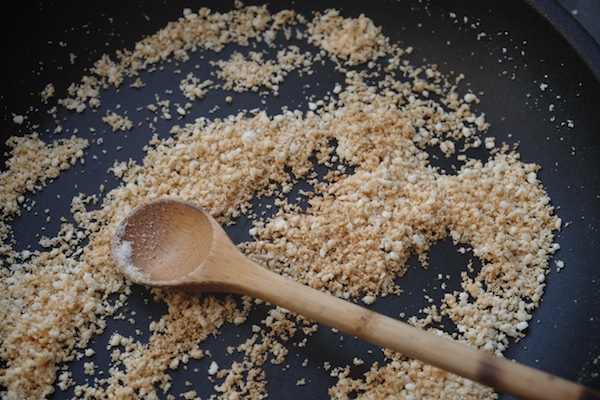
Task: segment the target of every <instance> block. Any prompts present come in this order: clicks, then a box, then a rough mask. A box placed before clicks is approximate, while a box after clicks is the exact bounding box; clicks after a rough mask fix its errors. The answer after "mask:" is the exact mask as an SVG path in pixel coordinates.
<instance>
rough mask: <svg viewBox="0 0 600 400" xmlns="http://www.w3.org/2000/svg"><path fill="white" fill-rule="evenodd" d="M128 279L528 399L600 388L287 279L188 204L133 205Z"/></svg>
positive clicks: (121, 263)
mask: <svg viewBox="0 0 600 400" xmlns="http://www.w3.org/2000/svg"><path fill="white" fill-rule="evenodd" d="M112 251H113V257H114V259H115V261H116V264H117V267H118V268H120V269H121V271H122V272H123V273H124V274H126V275H127V276H129V277H130V278H131V280H132V281H134V282H136V283H139V284H143V285H150V286H158V287H165V288H173V289H181V290H186V291H202V292H229V293H236V294H241V295H247V296H252V297H256V298H260V299H262V300H264V301H267V302H269V303H272V304H276V305H279V306H281V307H284V308H286V309H288V310H290V311H293V312H296V313H298V314H301V315H304V316H305V317H308V318H310V319H312V320H314V321H317V322H320V323H322V324H325V325H328V326H330V327H333V328H337V329H339V330H341V331H343V332H346V333H348V334H350V335H353V336H357V337H359V338H362V339H364V340H367V341H369V342H371V343H374V344H376V345H378V346H382V347H387V348H389V349H392V350H396V351H399V352H400V353H402V354H404V355H405V356H408V357H411V358H415V359H419V360H421V361H424V362H426V363H429V364H431V365H435V366H436V367H439V368H442V369H444V370H446V371H450V372H453V373H455V374H458V375H460V376H463V377H465V378H468V379H471V380H474V381H477V382H480V383H482V384H484V385H487V386H491V387H493V388H495V389H497V390H499V391H501V392H505V393H508V394H511V395H515V396H518V397H522V398H527V399H600V393H598V392H595V391H593V390H592V389H589V388H586V387H584V386H581V385H578V384H576V383H573V382H570V381H568V380H565V379H562V378H559V377H556V376H553V375H550V374H547V373H545V372H542V371H538V370H536V369H533V368H530V367H527V366H525V365H522V364H518V363H515V362H511V361H509V360H507V359H504V358H500V357H495V356H492V355H489V354H486V353H484V352H482V351H479V350H477V349H475V348H471V347H467V346H466V345H463V344H460V343H458V342H455V341H453V340H449V339H446V338H443V337H441V336H437V335H435V334H432V333H429V332H426V331H424V330H421V329H418V328H415V327H413V326H411V325H408V324H406V323H403V322H401V321H397V320H395V319H392V318H389V317H386V316H383V315H381V314H378V313H376V312H373V311H370V310H368V309H366V308H364V307H361V306H359V305H356V304H353V303H350V302H347V301H344V300H342V299H339V298H337V297H334V296H332V295H329V294H327V293H324V292H321V291H318V290H315V289H312V288H310V287H308V286H305V285H302V284H300V283H297V282H294V281H292V280H290V279H286V278H284V277H282V276H280V275H278V274H276V273H274V272H271V271H269V270H267V269H265V268H263V267H261V266H259V265H258V264H256V263H254V262H252V261H250V260H249V259H247V258H246V257H245V256H244V255H243V254H242V253H241V252H239V251H238V249H237V248H236V246H235V245H234V244H233V242H232V241H231V240H230V238H229V237H228V236H227V234H226V233H225V231H224V230H223V229H222V228H221V226H220V225H219V223H218V222H217V221H216V220H214V219H213V218H212V217H211V216H210V215H209V214H208V213H206V212H205V211H204V210H202V209H201V208H199V207H196V206H194V205H193V204H189V203H185V202H181V201H177V200H172V199H159V200H155V201H152V202H149V203H146V204H143V205H141V206H139V207H137V208H135V209H134V210H133V211H132V212H131V213H130V214H129V215H128V216H127V217H126V218H125V219H124V220H123V221H122V222H121V223H120V224H119V226H118V227H117V230H116V234H115V237H114V239H113V243H112Z"/></svg>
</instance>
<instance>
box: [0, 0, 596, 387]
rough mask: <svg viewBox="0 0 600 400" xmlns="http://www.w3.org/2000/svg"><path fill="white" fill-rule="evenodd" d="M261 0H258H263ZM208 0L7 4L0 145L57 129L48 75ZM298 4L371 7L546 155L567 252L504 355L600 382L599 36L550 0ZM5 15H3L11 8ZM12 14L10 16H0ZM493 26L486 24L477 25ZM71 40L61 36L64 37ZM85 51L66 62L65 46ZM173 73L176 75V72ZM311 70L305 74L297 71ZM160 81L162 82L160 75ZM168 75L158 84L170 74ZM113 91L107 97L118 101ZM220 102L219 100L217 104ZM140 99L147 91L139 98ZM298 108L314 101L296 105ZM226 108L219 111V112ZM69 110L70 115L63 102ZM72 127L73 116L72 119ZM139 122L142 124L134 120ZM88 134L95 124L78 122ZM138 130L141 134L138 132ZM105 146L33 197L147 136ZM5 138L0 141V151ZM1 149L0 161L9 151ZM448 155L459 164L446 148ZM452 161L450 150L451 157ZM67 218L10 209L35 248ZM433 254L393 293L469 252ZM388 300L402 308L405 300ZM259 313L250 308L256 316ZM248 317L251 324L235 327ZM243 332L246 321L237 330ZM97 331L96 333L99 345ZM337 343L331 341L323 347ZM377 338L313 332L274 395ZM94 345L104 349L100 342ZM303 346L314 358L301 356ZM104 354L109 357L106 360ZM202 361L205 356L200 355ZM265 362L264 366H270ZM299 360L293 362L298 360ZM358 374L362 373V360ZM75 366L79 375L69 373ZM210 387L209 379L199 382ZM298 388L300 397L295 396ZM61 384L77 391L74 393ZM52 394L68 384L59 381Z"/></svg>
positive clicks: (215, 343) (63, 79)
mask: <svg viewBox="0 0 600 400" xmlns="http://www.w3.org/2000/svg"><path fill="white" fill-rule="evenodd" d="M257 4H260V3H257ZM200 6H207V7H209V8H212V9H214V10H218V11H228V10H229V9H231V7H232V4H229V3H227V4H223V3H222V2H218V1H206V2H199V3H194V2H191V1H184V0H177V1H172V2H169V4H168V5H167V4H164V3H162V2H158V1H145V2H138V3H135V4H134V3H123V2H117V1H107V2H103V3H96V4H94V7H90V6H89V5H87V4H83V3H81V2H77V3H73V4H72V3H70V2H66V1H62V2H61V1H57V2H44V3H41V4H34V5H33V7H31V6H29V5H27V4H21V5H18V6H17V7H23V10H21V12H16V11H12V12H11V13H5V14H4V18H7V17H8V18H9V19H10V20H12V21H19V22H18V26H19V29H18V32H16V33H18V35H15V34H13V33H12V32H5V35H4V36H3V37H5V38H11V40H8V42H7V43H6V54H8V55H9V56H8V57H4V58H3V61H2V63H3V67H2V71H3V72H4V74H5V75H4V79H3V80H2V88H3V89H2V99H1V102H2V114H3V117H2V141H1V142H2V145H3V146H4V142H5V140H6V139H7V138H8V137H9V136H12V135H20V134H25V133H28V132H29V131H30V129H31V124H36V125H39V128H37V130H38V131H39V132H41V134H42V137H43V136H44V135H46V136H51V135H52V133H51V132H52V127H53V126H54V125H53V124H54V122H53V121H52V120H51V118H50V117H49V116H48V115H47V114H46V112H45V108H44V106H43V105H41V104H39V96H38V95H37V93H38V92H39V91H40V90H41V89H43V88H44V86H45V85H46V84H47V83H48V82H53V83H54V85H55V87H56V89H57V92H58V93H57V96H56V97H57V98H60V97H63V95H64V94H65V89H66V87H67V86H68V85H69V84H70V83H71V82H76V81H78V80H79V78H80V77H81V76H82V75H83V74H84V73H85V71H86V69H87V68H89V67H90V66H91V64H92V63H93V62H94V61H95V60H97V59H98V58H99V57H100V56H101V55H102V54H103V53H113V52H114V51H116V50H119V49H123V48H131V47H132V46H133V44H134V43H135V42H136V41H138V40H140V39H141V38H142V37H143V36H144V35H150V34H153V33H155V32H156V31H157V30H158V29H160V28H162V27H163V26H164V25H166V23H167V22H168V21H171V20H175V19H176V18H178V17H179V16H181V13H182V9H183V8H184V7H190V8H192V9H197V8H199V7H200ZM288 7H289V8H293V9H295V10H296V11H298V12H299V13H301V14H304V15H307V16H308V15H310V14H311V11H314V10H324V9H326V8H329V7H335V8H338V9H340V10H341V11H342V13H343V14H344V15H345V16H358V15H359V14H360V13H363V12H364V13H365V14H366V15H367V16H368V17H370V18H371V19H373V20H374V22H375V24H376V25H381V26H383V29H384V33H385V34H386V35H387V36H389V37H390V39H391V40H392V41H396V42H398V43H401V44H402V45H404V46H413V48H414V49H415V50H414V52H413V53H412V54H411V57H412V60H414V62H415V63H419V62H422V61H423V60H426V62H427V63H436V64H438V65H439V66H440V69H442V70H443V71H457V72H460V73H463V74H464V75H465V76H466V82H467V87H466V88H468V89H472V90H473V91H476V92H477V93H479V92H482V93H481V94H480V98H481V100H482V102H481V104H479V105H478V108H479V110H480V111H482V112H485V113H486V117H487V120H488V121H489V122H490V123H491V126H492V128H491V130H490V133H489V134H490V135H491V136H495V137H496V138H497V140H498V141H500V140H504V141H506V142H508V143H518V144H519V152H520V153H521V155H522V158H523V160H525V161H527V162H535V163H537V164H540V165H541V166H542V170H541V171H540V173H539V177H540V179H541V181H542V182H543V183H544V185H545V187H546V188H547V191H548V193H549V195H550V197H551V199H552V203H553V204H554V205H555V206H556V207H557V213H558V215H559V216H560V217H561V218H562V219H563V221H567V222H568V223H569V226H568V227H566V228H565V229H563V230H562V231H561V232H559V233H558V235H557V241H558V243H560V245H561V250H560V251H559V252H558V253H557V256H556V258H557V259H560V260H562V261H564V263H565V268H564V269H563V270H561V271H560V272H557V270H556V267H555V265H554V264H552V271H551V272H550V274H549V275H548V277H547V288H546V293H545V295H544V298H543V302H542V305H541V306H540V308H539V309H538V310H537V311H536V312H535V314H534V317H533V321H535V323H532V324H531V327H530V329H529V332H528V335H527V336H526V337H525V338H524V339H523V340H521V341H520V342H519V343H513V344H511V346H510V347H509V349H508V350H507V351H506V352H505V355H506V356H507V357H509V358H514V359H515V360H517V361H519V362H522V363H524V364H528V365H531V366H534V367H536V368H539V369H543V370H545V371H547V372H550V373H553V374H556V375H560V376H562V377H565V378H568V379H571V380H576V381H579V382H581V383H584V384H586V385H589V386H591V387H595V388H597V389H600V333H599V332H600V267H599V266H598V263H599V262H600V246H599V244H600V231H599V229H600V221H599V220H598V218H599V216H600V200H599V199H600V157H598V149H599V148H600V136H599V132H598V130H599V129H600V128H598V127H600V113H599V112H598V111H599V107H600V49H599V48H598V45H597V44H596V43H595V42H594V41H593V40H592V39H591V38H590V37H589V36H588V35H587V34H586V32H584V31H583V29H582V28H581V27H580V26H579V25H577V24H576V23H575V22H574V21H573V20H572V18H571V17H570V16H569V15H568V13H566V12H565V11H564V10H563V9H562V8H561V7H560V6H559V5H558V4H556V3H555V2H553V1H507V2H492V1H483V2H461V1H453V0H450V1H441V0H440V1H435V0H431V1H398V2H391V1H373V2H368V3H364V2H359V1H346V2H343V3H342V2H336V1H326V0H325V1H319V2H311V1H304V2H298V3H297V4H295V3H293V2H292V3H287V2H285V3H280V2H277V3H274V4H271V5H270V6H269V9H270V10H271V11H273V12H274V11H277V10H278V9H281V8H288ZM5 22H6V21H5ZM6 26H7V24H3V29H4V28H5V27H6ZM482 33H485V35H482ZM65 44H66V45H65ZM70 53H72V54H75V55H77V56H78V57H77V58H76V59H75V61H74V62H73V63H70V62H69V54H70ZM177 79H179V78H177ZM303 79H308V81H309V82H311V83H315V85H316V81H318V80H322V79H326V80H335V79H340V77H339V76H337V75H335V73H333V72H332V71H326V70H324V71H319V73H317V74H315V76H313V77H310V78H307V77H305V78H303ZM305 82H307V81H306V80H303V81H302V83H305ZM157 85H159V86H158V87H160V83H157ZM169 86H173V83H172V82H171V85H169V84H168V82H165V83H164V87H165V88H166V87H169ZM298 95H299V94H298V93H295V92H294V91H292V90H290V91H289V92H288V93H285V94H284V93H282V95H281V96H280V97H279V98H278V99H272V98H271V99H269V102H268V103H267V105H266V108H267V109H268V110H272V111H275V110H278V109H279V108H280V107H281V106H282V105H284V104H286V103H288V104H289V103H290V102H291V103H293V102H294V101H295V100H294V99H296V98H298ZM111 101H112V102H113V103H112V104H111V103H110V102H111ZM128 101H130V102H131V103H132V104H134V103H135V102H136V101H141V100H139V99H134V98H128V97H127V94H126V91H123V93H122V94H120V95H119V96H117V95H114V96H112V97H111V96H110V95H107V96H105V97H104V98H103V108H110V107H111V106H114V105H116V104H117V103H118V104H121V105H122V106H125V105H126V104H127V102H128ZM217 101H220V105H221V108H220V110H217V111H216V112H215V113H209V110H211V109H212V108H213V106H214V104H215V103H216V102H217ZM142 104H143V103H142ZM235 106H236V107H239V108H240V109H243V108H246V109H251V108H253V107H259V106H260V107H262V108H264V107H265V105H262V104H261V103H260V101H258V99H257V98H255V97H252V96H242V97H241V100H240V101H239V102H238V101H237V100H236V104H235ZM298 107H299V108H302V107H306V106H305V105H302V104H298ZM234 111H235V109H233V108H231V107H227V104H224V103H223V101H222V100H217V99H216V98H211V97H210V96H208V97H207V98H206V99H205V100H204V101H203V102H202V103H201V104H198V105H195V107H194V113H195V115H194V117H197V116H209V115H212V116H226V115H228V114H230V113H232V112H234ZM12 113H15V114H27V116H28V122H27V123H25V124H23V125H16V124H14V123H13V121H12V119H13V117H12ZM219 113H220V114H219ZM60 115H67V114H60ZM77 123H78V124H79V125H78V126H85V127H88V126H93V127H95V128H96V131H98V132H101V131H108V128H107V127H106V126H105V125H103V124H102V123H101V122H100V123H99V119H98V118H89V119H87V117H84V119H83V120H80V121H78V122H77ZM171 124H172V123H168V122H166V121H163V122H162V123H159V124H158V125H157V128H158V130H159V131H163V132H168V130H169V128H170V125H171ZM64 125H65V128H66V129H67V130H68V129H74V128H75V127H76V126H69V124H68V121H67V122H65V123H64ZM134 129H135V128H134ZM79 131H80V132H81V133H80V134H82V135H86V134H89V133H88V131H89V129H80V130H79ZM138 137H139V136H138ZM105 138H106V139H105V148H106V149H114V148H115V147H116V146H117V145H119V144H122V145H123V149H122V150H121V151H119V152H116V151H114V152H111V153H110V154H108V156H106V157H98V158H97V159H93V158H92V156H93V153H94V152H95V151H98V150H94V149H90V150H89V151H88V153H87V155H86V157H87V159H86V164H85V165H84V166H81V167H78V168H73V169H71V170H70V171H67V172H66V173H63V175H62V176H61V177H60V179H58V180H57V181H56V182H54V183H53V184H51V185H49V186H48V187H47V188H45V189H44V190H42V191H40V192H38V193H36V194H31V195H28V196H31V198H33V199H35V200H36V202H37V204H38V205H37V210H38V211H40V214H43V213H42V211H43V210H44V209H46V208H49V209H51V210H52V213H53V214H56V215H68V213H69V201H65V199H70V198H71V197H72V196H74V195H76V194H77V193H78V192H87V193H97V191H98V186H99V184H101V183H102V184H105V185H106V186H107V188H111V187H114V186H115V185H117V184H118V182H116V181H115V180H114V179H113V178H111V177H110V176H109V174H107V173H106V172H105V171H106V170H107V168H109V167H110V166H111V165H112V163H113V161H114V160H115V159H121V160H123V159H127V158H129V157H132V158H134V159H137V160H140V159H141V158H142V157H143V152H142V149H141V147H142V146H143V145H144V144H145V143H146V142H147V137H145V138H142V139H138V140H137V141H136V139H135V138H136V135H134V134H133V131H132V134H131V135H130V137H129V138H128V139H127V140H128V142H127V145H126V146H125V143H119V141H120V140H121V141H122V137H121V138H120V137H119V136H118V135H108V134H107V135H105ZM5 150H6V147H3V148H2V153H3V154H4V151H5ZM4 159H5V158H4V155H3V156H2V160H4ZM439 162H440V166H441V167H444V168H448V167H450V166H451V165H448V164H444V162H445V161H439ZM449 162H450V163H451V162H452V161H449ZM58 228H59V221H58V220H56V219H55V220H54V221H50V222H49V223H46V222H45V221H43V220H42V219H41V218H40V217H35V216H34V215H33V213H28V214H24V215H23V216H22V217H21V218H18V219H17V220H15V221H14V224H13V230H14V237H15V239H16V241H17V242H18V243H19V246H21V247H22V248H25V247H27V246H28V245H29V246H31V247H32V248H35V247H36V242H37V240H35V239H33V238H34V237H35V235H36V234H44V232H46V233H48V232H57V231H58ZM244 232H247V225H244V224H243V223H240V224H238V225H236V226H235V227H234V228H233V229H231V230H230V234H231V235H232V237H233V239H234V240H236V241H241V240H247V237H246V236H245V233H244ZM429 254H430V259H431V260H430V268H429V269H428V270H424V269H422V268H421V267H420V266H419V263H418V262H417V261H416V260H411V261H410V265H411V267H410V270H409V272H408V273H407V275H406V276H405V277H403V278H402V279H403V280H402V285H403V287H404V288H405V291H406V293H405V294H403V295H402V296H401V297H400V298H399V299H396V300H394V301H397V302H400V306H401V307H405V308H406V309H407V313H410V312H416V310H418V309H419V308H421V307H423V306H424V305H425V304H424V300H423V297H422V296H421V295H420V294H419V292H421V291H422V289H424V288H427V287H428V285H431V282H432V281H433V280H434V279H435V278H434V277H435V276H436V275H437V274H438V273H440V272H444V269H443V268H444V267H442V266H443V265H447V264H452V263H456V264H464V263H465V258H464V257H463V256H461V255H460V254H459V253H457V252H456V251H455V249H454V248H453V246H452V244H451V243H445V242H442V243H440V244H438V245H436V246H435V247H434V248H433V249H432V250H431V252H430V253H429ZM133 291H134V292H133V294H132V295H131V297H130V299H129V303H128V307H130V308H132V309H135V310H136V312H137V313H138V315H140V314H141V315H143V314H144V313H148V314H153V315H160V312H161V310H160V306H157V308H155V309H154V308H153V309H149V308H148V306H147V305H145V304H144V298H147V297H149V295H148V293H147V292H146V290H145V289H144V288H141V287H134V288H133ZM390 307H391V305H390V304H389V303H387V302H385V301H381V302H379V301H378V302H377V303H376V304H375V305H374V308H375V309H376V310H377V311H380V312H383V313H386V311H387V312H389V308H390ZM394 307H398V305H397V304H395V305H394ZM259 314H260V312H257V313H256V314H255V315H254V318H256V319H257V320H259V319H260V318H261V315H259ZM127 329H131V327H130V326H128V325H127V324H120V323H119V322H118V321H111V322H110V324H109V327H108V329H107V331H106V332H105V333H103V334H102V335H101V336H102V337H106V336H107V335H108V334H109V333H110V332H111V331H113V330H119V331H120V332H122V333H123V334H127ZM240 329H243V328H240ZM240 332H241V331H236V330H235V329H231V330H229V329H228V330H224V332H223V333H222V334H221V335H220V336H219V337H217V338H214V339H211V340H209V341H208V342H207V346H209V347H210V348H211V350H212V351H213V353H215V354H224V351H225V350H224V349H225V348H226V347H227V345H228V341H230V340H233V339H234V338H235V337H236V335H239V334H240ZM242 334H243V333H242ZM102 343H103V341H102V338H99V339H98V340H97V341H96V346H97V347H98V349H99V350H101V346H102ZM334 347H335V348H336V351H335V352H326V353H327V354H323V353H324V350H323V349H331V348H334ZM368 349H373V347H372V346H369V345H368V344H365V343H362V342H359V341H353V340H348V341H346V342H345V343H344V345H343V346H341V347H340V346H339V341H338V339H337V337H335V336H334V335H330V334H328V333H327V330H325V329H322V330H320V331H319V333H318V334H317V335H316V337H315V338H314V339H313V340H311V344H310V345H309V346H308V347H307V348H305V349H302V350H299V349H298V354H297V355H296V354H294V355H293V356H290V360H289V365H290V368H289V370H288V371H285V372H282V371H281V367H280V366H279V367H277V366H273V367H272V370H268V373H269V376H270V379H269V394H270V396H272V397H273V398H289V397H294V398H306V397H308V396H314V397H316V398H323V397H326V393H327V388H328V387H329V386H331V385H332V383H333V381H332V378H331V377H329V375H328V373H327V372H325V371H323V369H322V368H319V367H318V366H319V365H322V364H323V361H325V360H328V361H330V362H331V363H332V364H336V365H345V364H351V363H352V359H353V357H354V356H355V354H368V353H366V351H367V350H368ZM97 353H98V354H97V356H98V358H100V359H101V358H102V357H105V358H106V359H105V360H104V361H103V362H104V363H106V362H107V358H108V354H102V353H103V352H102V351H97ZM370 354H372V360H369V359H368V358H367V356H365V357H364V358H365V361H366V362H365V364H364V365H365V368H368V366H369V365H370V364H371V362H372V361H374V360H376V359H377V357H380V352H378V351H377V350H376V349H373V351H372V353H370ZM305 358H309V359H310V360H311V363H310V364H309V365H311V366H313V367H314V368H300V363H301V362H302V360H304V359H305ZM98 363H99V364H102V361H98ZM203 368H204V367H203ZM267 368H269V367H267ZM300 369H301V372H299V373H298V374H296V375H294V371H298V370H300ZM356 373H360V368H358V369H357V371H356ZM173 376H174V384H173V393H176V392H184V391H186V390H189V389H188V388H187V387H186V386H185V385H184V383H183V382H184V381H185V380H186V379H187V378H186V376H185V373H184V372H176V373H174V374H173ZM301 377H304V378H306V380H307V381H308V382H310V384H307V385H304V386H296V381H297V379H299V378H301ZM75 379H76V380H77V379H80V380H81V379H84V377H83V376H79V377H77V376H75ZM195 388H196V389H197V390H198V393H199V395H201V396H202V397H203V398H204V397H207V396H208V395H210V394H211V393H213V392H212V385H208V384H207V382H203V383H202V384H198V386H197V387H195ZM203 391H204V392H203ZM290 393H293V396H292V395H290ZM66 394H67V395H71V394H72V393H69V392H68V391H67V392H66ZM54 397H55V398H63V397H66V396H65V393H63V392H61V391H60V390H58V391H57V392H56V394H55V395H54Z"/></svg>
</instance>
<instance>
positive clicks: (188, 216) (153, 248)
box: [113, 199, 213, 286]
mask: <svg viewBox="0 0 600 400" xmlns="http://www.w3.org/2000/svg"><path fill="white" fill-rule="evenodd" d="M212 242H213V226H212V223H211V218H210V217H209V216H208V215H207V214H206V213H205V212H203V210H201V209H196V207H195V206H193V205H191V204H187V203H183V202H178V201H170V200H166V199H161V200H158V201H154V202H150V203H146V204H143V205H142V206H140V207H137V208H135V209H134V210H133V211H132V212H131V213H130V214H129V216H128V217H127V218H126V219H125V220H123V222H122V223H121V224H120V225H119V227H118V228H117V233H116V235H115V238H114V241H113V253H114V255H115V259H116V260H117V261H118V262H117V266H118V267H120V269H121V271H122V272H124V273H125V274H127V275H129V276H130V278H132V280H133V281H134V282H137V283H144V284H147V285H152V286H177V285H178V284H179V283H181V281H182V279H185V277H186V276H187V275H189V274H190V273H191V272H193V271H195V270H196V269H197V268H198V267H199V266H200V265H201V264H202V263H203V261H204V259H205V258H206V256H207V255H208V253H209V250H210V248H211V245H212Z"/></svg>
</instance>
